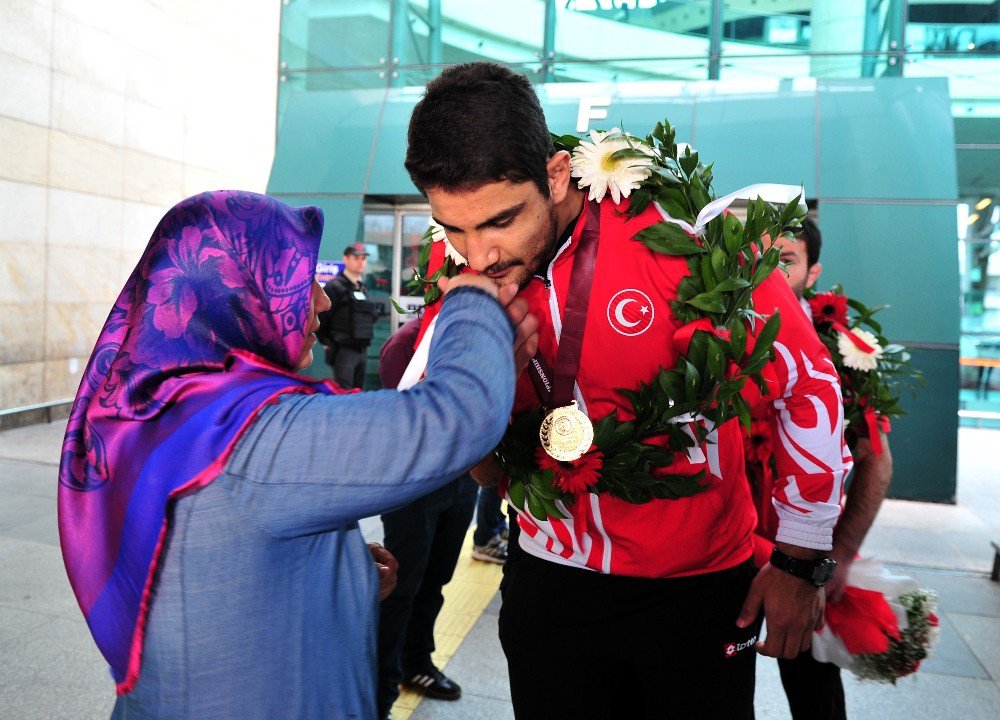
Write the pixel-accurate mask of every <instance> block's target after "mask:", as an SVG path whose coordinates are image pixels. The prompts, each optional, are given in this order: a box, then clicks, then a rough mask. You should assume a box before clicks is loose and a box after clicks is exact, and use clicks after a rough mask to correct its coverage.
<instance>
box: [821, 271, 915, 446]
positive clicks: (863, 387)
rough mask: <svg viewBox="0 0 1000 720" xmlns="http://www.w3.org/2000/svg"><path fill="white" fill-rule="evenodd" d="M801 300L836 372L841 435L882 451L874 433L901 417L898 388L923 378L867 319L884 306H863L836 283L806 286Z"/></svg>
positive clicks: (901, 349) (903, 350) (907, 356)
mask: <svg viewBox="0 0 1000 720" xmlns="http://www.w3.org/2000/svg"><path fill="white" fill-rule="evenodd" d="M805 299H806V300H807V301H808V302H809V308H810V310H811V311H812V320H813V326H814V327H815V328H816V333H817V334H818V335H819V338H820V340H822V341H823V344H824V345H826V348H827V350H829V351H830V357H831V358H832V359H833V364H834V365H835V366H836V367H837V373H838V374H839V375H840V385H841V388H842V390H843V394H844V420H845V425H846V427H845V429H844V436H845V439H846V440H847V443H848V445H849V446H850V448H851V450H854V447H855V446H856V445H857V441H858V438H859V437H867V438H868V439H869V441H870V442H871V445H872V450H873V451H874V452H875V453H876V454H877V453H879V452H881V450H882V443H881V440H880V438H879V432H880V431H881V432H888V431H889V428H890V426H889V422H890V419H891V418H894V417H898V416H900V415H903V409H902V408H901V407H900V406H899V395H900V391H901V390H902V387H903V386H904V385H909V386H910V389H911V390H915V386H916V385H920V386H923V384H924V380H923V376H922V375H921V373H920V371H919V370H917V369H916V368H914V367H913V365H912V364H911V363H910V354H909V353H908V352H906V348H905V347H903V346H902V345H896V344H890V343H889V341H888V340H886V338H885V337H884V336H883V335H882V327H881V325H879V323H878V322H877V321H875V320H874V319H872V316H873V315H874V314H875V313H877V312H878V311H879V310H882V309H883V308H884V306H875V307H872V308H868V307H866V306H865V305H863V304H861V303H860V302H858V301H857V300H854V299H853V298H849V297H847V296H846V295H844V290H843V288H842V287H841V286H840V285H834V286H833V287H832V288H831V289H830V290H828V291H827V292H822V293H816V292H813V291H811V290H806V292H805ZM850 311H853V313H852V312H850Z"/></svg>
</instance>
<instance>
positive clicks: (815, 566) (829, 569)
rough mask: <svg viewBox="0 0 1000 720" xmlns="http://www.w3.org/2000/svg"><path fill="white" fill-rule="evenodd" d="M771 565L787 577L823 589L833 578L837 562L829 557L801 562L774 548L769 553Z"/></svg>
mask: <svg viewBox="0 0 1000 720" xmlns="http://www.w3.org/2000/svg"><path fill="white" fill-rule="evenodd" d="M771 564H772V565H774V567H776V568H778V569H779V570H784V571H785V572H786V573H788V574H789V575H794V576H795V577H797V578H802V579H803V580H805V581H806V582H810V583H812V584H813V585H815V586H816V587H823V586H824V585H826V584H827V583H828V582H830V578H832V577H833V571H834V569H835V568H836V567H837V561H836V560H834V559H833V558H831V557H821V558H816V559H815V560H803V559H802V558H793V557H792V556H791V555H786V554H785V553H783V552H781V550H779V549H778V548H774V550H772V551H771Z"/></svg>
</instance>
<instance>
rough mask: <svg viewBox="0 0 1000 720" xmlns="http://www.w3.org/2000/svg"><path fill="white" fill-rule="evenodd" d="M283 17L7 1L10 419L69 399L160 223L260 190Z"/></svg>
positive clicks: (1, 127)
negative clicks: (201, 204) (209, 197)
mask: <svg viewBox="0 0 1000 720" xmlns="http://www.w3.org/2000/svg"><path fill="white" fill-rule="evenodd" d="M279 10H280V4H279V2H278V1H277V0H3V2H0V411H2V410H4V409H8V408H12V407H18V406H23V405H28V404H34V403H40V402H46V401H52V400H58V399H61V398H69V397H72V396H73V395H75V393H76V389H77V386H78V384H79V381H80V375H81V372H82V370H83V366H84V365H85V363H86V360H87V358H88V357H89V355H90V351H91V349H92V347H93V344H94V341H95V340H96V338H97V334H98V332H99V331H100V328H101V326H102V325H103V323H104V320H105V318H106V317H107V314H108V311H109V310H110V308H111V305H112V303H113V302H114V300H115V298H116V296H117V295H118V292H119V291H120V290H121V287H122V285H123V284H124V282H125V279H126V278H127V277H128V275H129V273H130V272H131V270H132V268H133V267H134V265H135V263H136V261H137V260H138V259H139V256H140V254H141V252H142V249H143V247H144V246H145V244H146V242H147V241H148V239H149V236H150V233H151V232H152V230H153V228H154V227H155V226H156V223H157V222H158V220H159V219H160V217H161V216H162V215H163V212H164V211H165V210H166V209H168V208H169V207H170V206H171V205H173V204H174V203H176V202H177V201H178V200H181V199H182V198H184V197H187V196H189V195H192V194H194V193H197V192H201V191H203V190H211V189H218V188H223V187H239V188H244V189H248V190H256V191H260V192H262V191H263V190H264V188H265V185H266V183H267V177H268V173H269V172H270V168H271V161H272V158H273V153H274V122H275V95H276V81H277V72H276V69H277V57H278V39H279V34H278V25H279Z"/></svg>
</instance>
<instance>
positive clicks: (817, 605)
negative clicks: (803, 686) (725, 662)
mask: <svg viewBox="0 0 1000 720" xmlns="http://www.w3.org/2000/svg"><path fill="white" fill-rule="evenodd" d="M783 549H784V546H783ZM824 604H825V595H824V593H823V588H817V587H814V586H813V585H812V584H811V583H809V582H808V581H806V580H802V579H800V578H797V577H795V576H793V575H789V574H788V573H786V572H784V571H783V570H779V569H778V568H776V567H774V566H773V565H771V563H768V564H767V565H765V566H764V567H763V568H761V571H760V572H759V573H757V577H756V578H754V581H753V583H752V584H751V585H750V592H749V593H748V594H747V599H746V601H745V602H744V603H743V609H742V610H741V611H740V616H739V619H738V620H737V621H736V625H737V626H739V627H741V628H743V627H747V626H748V625H750V624H751V623H752V622H753V621H754V619H755V618H756V617H757V615H758V614H759V613H760V611H761V609H763V610H764V619H765V620H766V621H767V638H765V639H764V641H762V642H761V641H758V642H757V645H756V646H755V649H756V650H757V652H759V653H760V654H761V655H769V656H770V657H781V658H786V659H789V660H791V659H792V658H794V657H796V656H797V655H798V654H799V653H801V652H804V651H806V650H808V649H809V646H810V644H812V634H813V632H814V631H816V630H819V629H820V628H821V627H822V626H823V607H824Z"/></svg>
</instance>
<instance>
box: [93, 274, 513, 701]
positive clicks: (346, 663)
mask: <svg viewBox="0 0 1000 720" xmlns="http://www.w3.org/2000/svg"><path fill="white" fill-rule="evenodd" d="M512 342H513V332H512V330H511V325H510V322H509V320H508V319H507V316H506V313H505V312H504V311H503V309H502V308H501V307H500V306H499V304H498V303H497V302H496V301H495V300H493V299H492V298H490V297H489V296H488V295H487V294H485V293H483V292H481V291H478V290H474V289H469V288H462V289H459V290H456V291H454V292H452V293H449V295H448V296H447V297H446V298H445V301H444V306H443V308H442V311H441V315H440V318H439V320H438V325H437V330H436V331H435V338H434V344H433V346H432V349H431V353H430V359H429V362H428V370H427V379H426V380H425V381H424V382H422V383H420V384H419V385H417V386H416V387H414V388H413V389H411V390H408V391H405V392H396V391H395V390H381V391H377V392H370V393H360V394H355V395H340V396H324V395H311V396H301V395H295V396H289V397H286V398H285V399H283V400H282V401H281V402H280V403H278V404H276V405H275V406H273V407H271V408H268V409H267V410H265V411H264V412H263V413H262V414H261V417H260V419H259V420H258V421H257V423H256V424H255V425H254V426H253V427H252V428H251V429H250V430H249V431H248V432H247V434H246V435H245V436H244V438H243V439H242V440H241V441H240V443H239V445H238V446H237V448H236V450H235V451H234V453H233V455H232V457H231V459H230V461H229V462H228V464H227V465H226V468H225V471H224V472H223V474H222V475H221V476H220V477H219V478H218V479H217V480H215V482H213V483H212V484H211V485H209V486H208V487H206V488H204V489H203V490H200V491H198V492H196V493H194V494H192V495H189V496H186V497H184V498H182V499H181V500H179V501H178V502H177V503H176V505H175V506H174V508H173V513H172V520H171V525H170V532H169V537H168V539H167V545H166V549H165V553H164V559H163V565H162V572H161V574H160V577H159V578H158V580H157V583H156V586H155V591H154V595H153V601H152V605H151V608H150V614H149V619H148V624H147V628H146V636H145V641H144V646H143V667H142V674H141V676H140V678H139V682H138V684H137V686H136V688H135V690H134V691H133V692H131V693H130V694H128V695H125V696H121V697H119V699H118V702H117V704H116V705H115V709H114V712H113V714H112V718H117V719H127V720H139V719H143V720H145V719H146V718H150V719H152V718H156V719H157V720H168V719H172V718H177V719H180V718H198V719H199V720H215V719H216V718H218V719H221V718H227V719H228V718H234V719H235V718H239V719H240V720H254V719H255V718H260V719H261V720H265V719H267V720H272V719H274V718H302V719H305V718H316V719H317V720H318V719H320V718H322V719H323V720H331V719H333V718H358V719H359V720H362V719H363V720H368V718H374V717H375V714H376V711H375V675H376V670H375V660H376V659H375V639H376V622H377V617H378V609H377V591H378V577H377V572H376V569H375V565H374V563H373V562H372V558H371V554H370V552H369V551H368V548H367V545H366V543H365V541H364V538H363V537H362V536H361V533H360V531H359V530H358V525H357V522H358V520H359V519H361V518H364V517H368V516H372V515H379V514H381V513H385V512H387V511H389V510H392V509H394V508H397V507H399V506H402V505H405V504H407V503H409V502H410V501H412V500H414V499H416V498H417V497H420V496H421V495H425V494H427V493H429V492H431V491H433V490H435V489H437V488H438V487H440V486H442V485H444V484H445V483H447V482H449V481H450V480H452V479H453V478H454V477H456V476H457V475H459V474H460V473H462V472H464V471H465V470H467V469H468V468H469V467H470V466H471V465H472V464H474V463H475V462H476V461H477V460H478V459H479V458H481V457H483V456H484V455H486V454H487V453H488V452H489V451H490V450H492V449H493V448H494V447H495V446H496V444H497V443H498V442H499V440H500V437H501V435H502V434H503V431H504V428H505V427H506V424H507V419H508V417H509V414H510V409H511V405H512V403H513V397H514V369H513V357H512V351H511V345H512Z"/></svg>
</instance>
